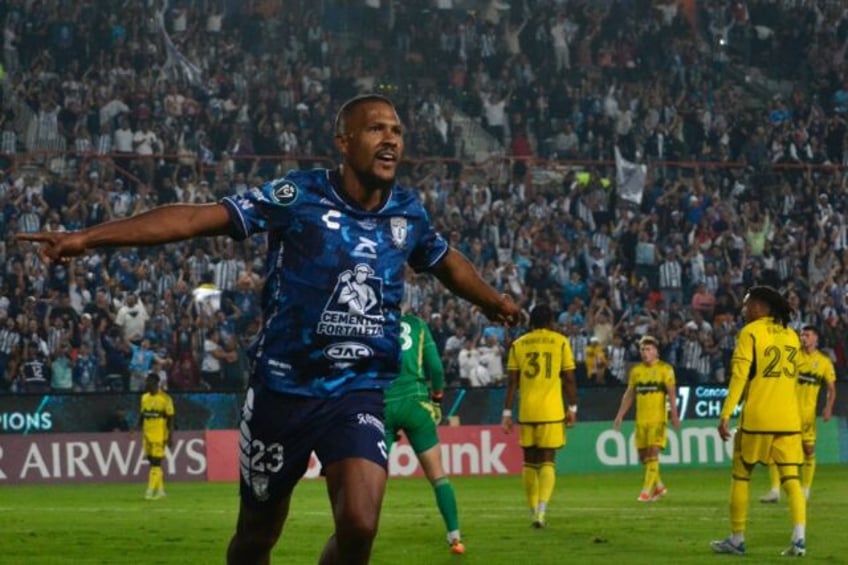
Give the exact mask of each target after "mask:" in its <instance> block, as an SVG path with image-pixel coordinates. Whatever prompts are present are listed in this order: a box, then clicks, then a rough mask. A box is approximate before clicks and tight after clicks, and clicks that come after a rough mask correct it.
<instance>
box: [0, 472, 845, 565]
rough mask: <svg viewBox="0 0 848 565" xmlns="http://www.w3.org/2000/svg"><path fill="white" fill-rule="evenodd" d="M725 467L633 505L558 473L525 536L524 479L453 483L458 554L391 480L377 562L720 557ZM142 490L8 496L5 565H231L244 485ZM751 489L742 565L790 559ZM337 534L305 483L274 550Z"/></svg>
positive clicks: (771, 507)
mask: <svg viewBox="0 0 848 565" xmlns="http://www.w3.org/2000/svg"><path fill="white" fill-rule="evenodd" d="M729 475H730V471H729V469H710V470H682V469H672V468H666V469H664V470H663V478H664V480H665V482H666V485H667V486H668V488H669V495H668V497H667V498H665V499H664V500H662V501H659V502H656V503H650V504H644V503H643V504H640V503H637V502H636V495H637V494H638V492H639V487H640V484H641V477H642V475H641V472H640V471H637V470H629V471H621V472H610V473H602V474H595V475H572V476H567V475H566V476H559V477H558V479H557V485H556V490H555V492H554V499H553V501H552V502H551V506H550V509H549V512H548V516H549V518H548V520H549V525H548V527H547V528H546V529H544V530H534V529H532V528H530V520H529V514H528V511H527V509H526V508H525V503H524V495H523V490H522V484H521V479H520V477H470V478H463V477H455V478H453V483H454V485H455V488H456V491H457V497H458V500H459V505H460V515H461V520H462V529H463V533H464V537H465V543H466V546H467V552H466V554H465V555H463V556H452V555H450V554H449V552H448V549H447V545H446V542H445V538H444V531H443V527H442V523H441V519H440V517H439V515H438V512H437V510H436V507H435V502H434V499H433V495H432V491H431V489H430V488H429V485H428V484H427V483H426V481H425V480H424V479H394V480H391V481H390V482H389V487H388V492H387V494H386V501H385V505H384V508H383V514H382V518H381V522H380V533H379V536H378V538H377V542H376V544H375V547H374V552H373V558H372V563H374V564H382V565H390V564H391V565H394V564H402V565H419V564H420V565H434V564H436V565H438V564H454V565H456V564H460V563H467V564H485V565H499V564H504V565H519V564H522V565H523V564H528V565H531V564H532V565H537V564H541V565H544V564H561V563H577V564H584V563H613V564H625V563H626V564H628V565H630V564H640V563H644V564H648V563H651V564H654V563H669V564H677V563H716V562H725V561H732V560H735V559H738V558H735V557H732V556H723V555H713V554H711V552H710V549H709V547H708V542H709V541H710V540H711V539H718V538H720V537H723V536H725V535H726V534H727V532H728V528H729V526H728V510H727V507H728V493H729V480H730V477H729ZM845 477H846V475H845V470H844V468H842V467H840V466H835V465H832V466H824V465H822V466H820V467H819V469H818V471H817V474H816V481H815V483H814V485H813V495H812V499H811V501H810V503H809V507H808V526H807V527H808V534H807V545H808V554H807V557H805V560H806V561H807V562H808V563H848V533H846V532H848V530H846V524H848V521H846V515H848V481H846V480H845ZM145 486H146V485H144V484H132V485H127V484H121V485H62V486H5V487H2V488H0V563H3V564H5V565H18V564H20V565H30V564H50V563H73V564H75V565H77V564H92V563H102V564H113V563H167V564H170V563H185V564H192V565H194V564H206V563H223V561H224V551H225V547H226V544H227V542H228V540H229V537H230V534H231V533H232V529H233V525H234V523H235V517H236V508H237V487H236V485H235V484H208V483H170V484H168V485H167V486H168V493H169V496H168V498H167V499H164V500H158V501H144V500H143V499H142V498H143V494H144V489H145ZM766 486H767V473H766V472H765V469H763V468H758V469H757V470H756V471H755V476H754V480H753V482H752V488H751V498H752V501H751V512H750V515H749V528H748V536H747V538H748V539H747V541H748V555H747V556H746V557H745V558H743V559H744V561H743V562H745V563H751V564H760V563H782V562H785V561H786V558H781V557H780V556H779V553H780V551H781V550H782V549H784V548H785V547H786V546H787V545H788V539H789V532H790V526H789V517H788V510H787V508H786V504H785V502H783V501H781V502H780V503H778V504H776V505H775V504H761V503H759V502H758V501H757V499H758V497H759V495H760V494H762V493H763V492H764V490H765V489H766ZM330 530H331V520H330V516H329V508H328V503H327V499H326V494H325V491H324V485H323V483H322V482H321V481H304V482H302V483H301V484H300V485H299V486H298V488H297V490H296V491H295V495H294V499H293V503H292V512H291V515H290V517H289V521H288V524H287V526H286V529H285V531H284V532H283V537H282V539H281V541H280V543H279V544H278V546H277V548H276V549H275V551H274V554H273V561H274V562H275V563H286V564H295V565H298V564H301V563H303V564H312V563H316V562H317V560H318V555H319V553H320V549H321V547H322V546H323V543H324V541H325V540H326V538H327V536H328V535H329V533H330Z"/></svg>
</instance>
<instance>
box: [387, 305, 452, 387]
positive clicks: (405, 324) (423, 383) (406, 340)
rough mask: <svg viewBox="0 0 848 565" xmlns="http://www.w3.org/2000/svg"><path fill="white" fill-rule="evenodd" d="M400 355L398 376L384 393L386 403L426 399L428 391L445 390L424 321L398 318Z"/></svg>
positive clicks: (428, 330)
mask: <svg viewBox="0 0 848 565" xmlns="http://www.w3.org/2000/svg"><path fill="white" fill-rule="evenodd" d="M400 351H401V359H400V373H398V376H397V377H396V378H395V380H394V381H392V384H391V386H390V387H389V388H388V389H387V390H386V392H385V398H386V402H390V401H392V400H399V399H401V398H408V397H416V396H423V397H425V398H427V397H429V396H430V391H431V390H432V391H433V392H434V393H441V392H442V390H443V389H444V386H445V370H444V367H443V366H442V359H441V357H440V356H439V349H438V348H437V347H436V342H435V341H433V334H431V333H430V328H429V327H427V323H426V322H425V321H424V320H422V319H421V318H419V317H417V316H413V315H411V314H404V315H403V316H402V317H401V319H400ZM428 381H429V383H430V384H429V386H428V384H427V383H428Z"/></svg>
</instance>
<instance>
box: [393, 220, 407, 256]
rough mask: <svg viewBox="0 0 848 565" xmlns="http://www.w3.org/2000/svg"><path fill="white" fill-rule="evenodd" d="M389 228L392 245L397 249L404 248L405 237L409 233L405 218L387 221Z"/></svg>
mask: <svg viewBox="0 0 848 565" xmlns="http://www.w3.org/2000/svg"><path fill="white" fill-rule="evenodd" d="M389 226H390V227H391V230H392V245H394V246H395V247H397V248H398V249H403V248H404V247H406V236H407V234H408V232H409V227H408V224H407V222H406V218H392V219H391V220H389Z"/></svg>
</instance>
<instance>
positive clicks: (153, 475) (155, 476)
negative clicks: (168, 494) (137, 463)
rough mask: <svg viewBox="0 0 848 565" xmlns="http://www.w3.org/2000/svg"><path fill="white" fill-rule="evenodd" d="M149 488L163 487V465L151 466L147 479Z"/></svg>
mask: <svg viewBox="0 0 848 565" xmlns="http://www.w3.org/2000/svg"><path fill="white" fill-rule="evenodd" d="M147 488H149V489H150V490H156V489H159V488H162V467H151V468H150V476H149V477H148V479H147Z"/></svg>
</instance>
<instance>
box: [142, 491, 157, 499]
mask: <svg viewBox="0 0 848 565" xmlns="http://www.w3.org/2000/svg"><path fill="white" fill-rule="evenodd" d="M154 498H155V497H154V496H153V491H152V490H150V489H147V492H145V493H144V500H153V499H154Z"/></svg>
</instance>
